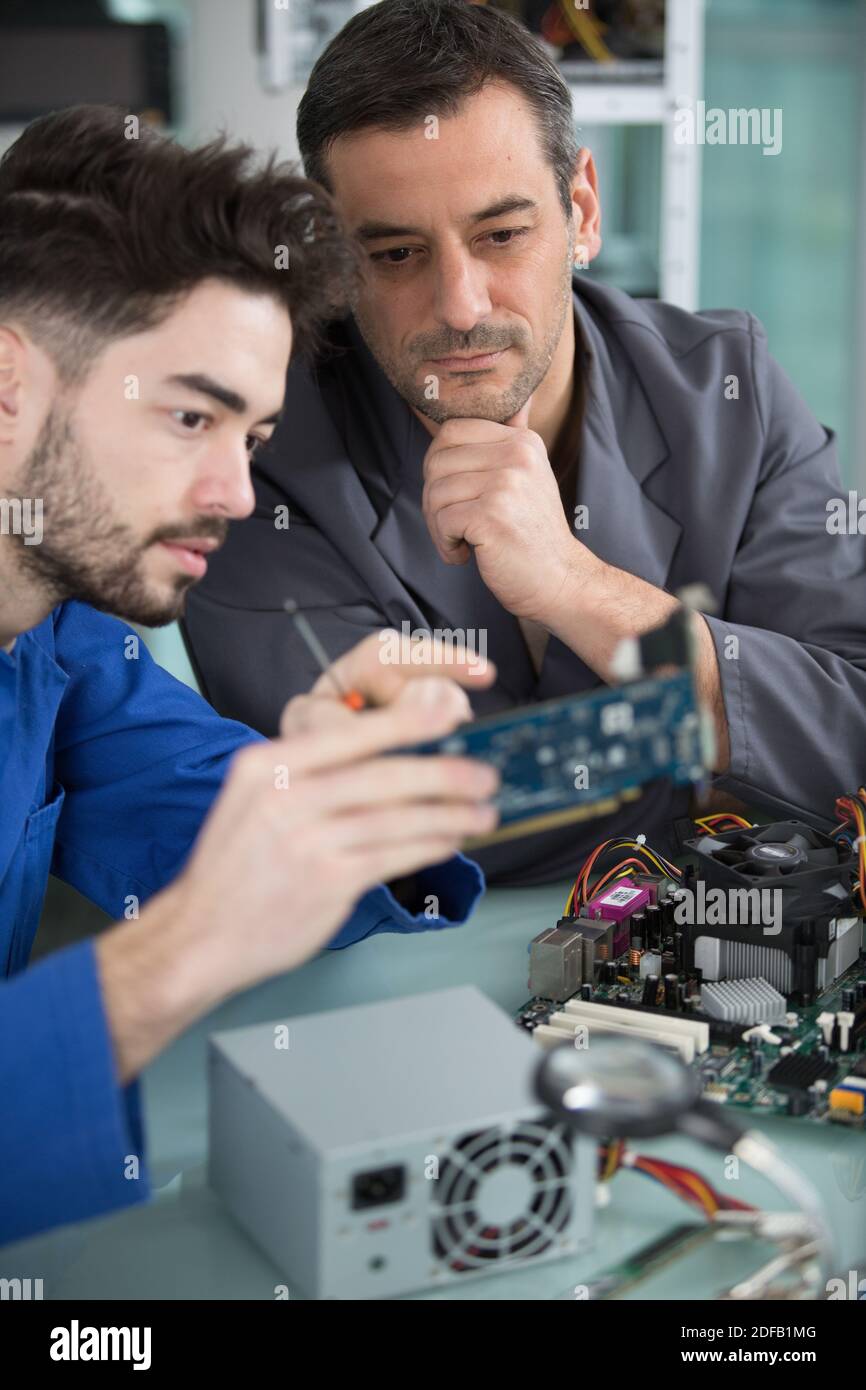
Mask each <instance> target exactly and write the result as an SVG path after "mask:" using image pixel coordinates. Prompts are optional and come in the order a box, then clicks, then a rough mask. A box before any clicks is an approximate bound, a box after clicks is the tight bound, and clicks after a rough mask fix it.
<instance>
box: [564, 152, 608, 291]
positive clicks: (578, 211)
mask: <svg viewBox="0 0 866 1390" xmlns="http://www.w3.org/2000/svg"><path fill="white" fill-rule="evenodd" d="M571 201H572V205H573V207H574V225H575V243H574V260H575V264H576V265H579V266H587V265H589V262H590V261H592V260H595V258H596V256H597V255H598V253H599V251H600V250H601V203H600V201H599V197H598V174H597V173H596V168H595V160H594V159H593V157H592V152H591V150H588V149H586V148H585V147H582V148H581V149H579V150H578V152H577V162H576V164H575V166H574V178H573V179H572V181H571Z"/></svg>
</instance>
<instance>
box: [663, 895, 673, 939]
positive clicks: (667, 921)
mask: <svg viewBox="0 0 866 1390" xmlns="http://www.w3.org/2000/svg"><path fill="white" fill-rule="evenodd" d="M659 908H660V909H661V914H662V926H663V927H664V929H665V932H666V933H667V934H668V936H669V935H670V934H671V932H672V931H673V929H674V910H675V908H676V903H675V901H674V899H673V898H672V897H671V895H670V893H666V894H665V896H664V897H663V898H659Z"/></svg>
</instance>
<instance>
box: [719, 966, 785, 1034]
mask: <svg viewBox="0 0 866 1390" xmlns="http://www.w3.org/2000/svg"><path fill="white" fill-rule="evenodd" d="M701 1008H702V1010H703V1012H704V1013H705V1014H708V1015H709V1017H710V1018H718V1019H723V1020H724V1021H725V1022H726V1023H778V1022H781V1021H782V1020H783V1019H784V1017H785V1014H786V1013H787V1009H788V1006H787V1004H786V1002H785V996H784V995H783V994H780V993H779V991H778V990H777V989H774V988H773V986H772V985H771V984H769V983H768V982H767V980H764V979H762V978H760V977H759V978H758V979H756V980H720V981H718V982H717V983H712V984H709V983H708V984H703V985H701Z"/></svg>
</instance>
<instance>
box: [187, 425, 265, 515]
mask: <svg viewBox="0 0 866 1390" xmlns="http://www.w3.org/2000/svg"><path fill="white" fill-rule="evenodd" d="M192 503H193V507H194V510H195V511H197V512H201V513H214V514H216V515H220V516H227V517H230V518H231V519H232V520H236V521H240V520H242V519H243V518H244V517H247V516H249V515H250V514H251V512H252V510H253V508H254V506H255V503H256V498H255V492H254V489H253V482H252V478H251V476H250V460H249V455H248V453H247V448H246V443H245V442H243V443H241V444H239V445H234V444H232V445H225V444H223V445H221V446H220V448H219V449H218V450H216V449H215V450H214V451H213V452H212V453H211V454H210V455H209V456H208V459H207V462H206V464H205V465H204V467H203V468H202V470H201V473H200V474H199V477H198V478H197V479H196V481H195V484H194V486H193V496H192Z"/></svg>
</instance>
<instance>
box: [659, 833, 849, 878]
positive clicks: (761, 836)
mask: <svg viewBox="0 0 866 1390" xmlns="http://www.w3.org/2000/svg"><path fill="white" fill-rule="evenodd" d="M686 848H687V849H689V850H691V851H692V853H694V854H697V855H698V856H699V858H700V859H701V867H702V870H703V872H704V875H705V877H706V879H707V881H708V882H711V883H717V884H719V885H720V886H722V887H742V888H746V887H754V886H758V887H763V886H764V884H766V886H767V887H777V886H778V887H780V888H788V887H790V888H792V889H794V888H797V889H800V890H802V891H803V892H805V893H807V894H810V895H811V893H812V892H813V891H814V890H817V889H820V887H821V886H822V884H825V883H830V882H832V881H833V880H834V879H836V880H840V881H844V883H845V885H846V887H847V884H848V878H849V876H850V874H851V873H852V872H853V870H854V868H855V867H856V861H855V859H854V857H853V856H852V854H851V852H850V850H849V849H848V848H847V847H846V846H845V845H840V844H837V843H836V841H835V840H833V839H831V838H830V836H829V835H823V834H822V833H821V831H820V830H813V829H812V828H811V826H808V825H803V824H802V823H801V822H800V821H795V820H791V821H776V822H775V824H774V825H760V826H757V825H756V826H754V827H753V828H752V829H749V830H728V831H725V832H723V833H722V834H719V835H701V836H700V838H699V839H696V840H687V841H686ZM779 880H784V882H779Z"/></svg>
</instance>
